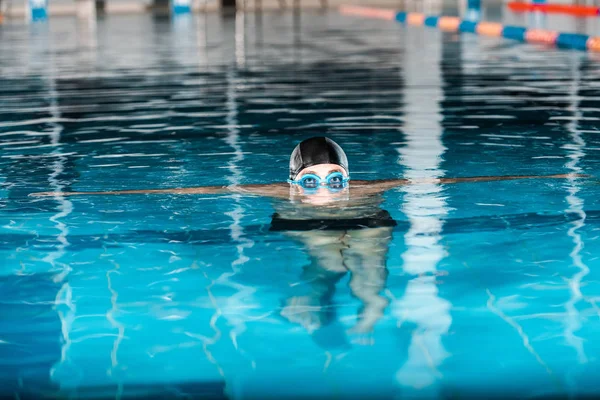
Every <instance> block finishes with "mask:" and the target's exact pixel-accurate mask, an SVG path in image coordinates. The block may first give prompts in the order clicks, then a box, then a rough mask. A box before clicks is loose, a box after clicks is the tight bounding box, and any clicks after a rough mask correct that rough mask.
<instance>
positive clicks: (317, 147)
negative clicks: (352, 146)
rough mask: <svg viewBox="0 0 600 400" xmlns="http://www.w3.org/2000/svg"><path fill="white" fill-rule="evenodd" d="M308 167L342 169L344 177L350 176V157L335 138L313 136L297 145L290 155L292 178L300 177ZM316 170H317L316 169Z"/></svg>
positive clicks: (324, 172) (324, 174) (324, 173)
mask: <svg viewBox="0 0 600 400" xmlns="http://www.w3.org/2000/svg"><path fill="white" fill-rule="evenodd" d="M308 168H312V169H319V172H321V171H320V170H321V169H327V171H323V175H321V174H319V175H320V176H322V177H323V178H324V177H325V176H326V172H328V171H330V170H332V169H338V170H340V171H341V172H342V173H343V175H344V177H348V175H349V171H348V158H347V157H346V153H344V150H342V148H341V147H340V146H339V145H338V144H337V143H336V142H334V141H333V140H331V139H329V138H326V137H322V136H320V137H313V138H310V139H306V140H304V141H302V142H301V143H300V144H298V145H297V146H296V148H295V149H294V151H293V152H292V155H291V157H290V180H295V179H296V178H297V177H300V175H301V174H303V173H304V172H305V170H307V169H308ZM314 172H316V171H314Z"/></svg>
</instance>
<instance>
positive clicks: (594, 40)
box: [339, 5, 600, 52]
mask: <svg viewBox="0 0 600 400" xmlns="http://www.w3.org/2000/svg"><path fill="white" fill-rule="evenodd" d="M339 10H340V13H341V14H342V15H352V16H359V17H367V18H377V19H384V20H388V21H398V22H400V23H402V24H408V25H413V26H429V27H432V28H439V29H440V30H442V31H445V32H469V33H475V34H478V35H482V36H494V37H504V38H507V39H514V40H519V41H521V42H527V43H539V44H546V45H553V46H557V47H559V48H563V49H576V50H587V51H593V52H600V36H588V35H582V34H579V33H560V32H556V31H552V30H546V29H527V28H524V27H521V26H511V25H502V24H500V23H498V22H486V21H480V22H475V21H467V20H462V19H460V18H459V17H444V16H436V15H425V14H422V13H415V12H409V13H407V12H403V11H395V10H389V9H385V8H374V7H360V6H350V5H343V6H341V7H340V9H339Z"/></svg>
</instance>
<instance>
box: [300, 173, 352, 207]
mask: <svg viewBox="0 0 600 400" xmlns="http://www.w3.org/2000/svg"><path fill="white" fill-rule="evenodd" d="M334 172H339V173H341V174H342V175H343V177H344V178H347V177H348V174H347V173H346V171H345V170H344V169H343V168H342V167H340V166H339V165H336V164H318V165H313V166H312V167H307V168H304V169H303V170H301V171H300V172H299V173H298V175H297V176H296V180H300V179H302V177H303V176H304V175H316V176H318V177H319V178H321V181H322V182H321V185H320V186H318V187H317V188H314V189H305V188H303V187H302V186H300V185H290V186H291V192H292V194H293V195H296V196H301V200H302V202H306V203H311V204H314V205H323V204H330V203H332V202H335V201H336V200H344V199H347V198H348V186H347V185H346V187H344V188H342V189H337V190H331V188H329V187H328V186H327V185H326V183H325V178H326V177H327V176H328V175H330V174H332V173H334Z"/></svg>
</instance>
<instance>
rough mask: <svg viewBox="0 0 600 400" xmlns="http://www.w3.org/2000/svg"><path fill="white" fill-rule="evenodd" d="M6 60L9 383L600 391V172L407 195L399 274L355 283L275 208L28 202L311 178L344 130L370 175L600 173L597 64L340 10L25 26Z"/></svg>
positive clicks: (9, 36) (355, 166) (76, 389)
mask: <svg viewBox="0 0 600 400" xmlns="http://www.w3.org/2000/svg"><path fill="white" fill-rule="evenodd" d="M0 54H2V57H1V58H0V82H1V83H0V115H1V116H0V149H1V151H0V227H1V228H0V229H1V230H0V260H2V262H1V264H0V288H1V293H2V296H1V301H2V308H1V310H2V322H1V323H0V385H1V387H2V391H3V393H5V394H13V393H18V394H19V395H20V396H21V398H23V397H27V396H29V397H34V398H39V397H41V396H45V397H90V398H98V397H102V398H122V397H128V396H145V397H156V398H164V397H178V396H181V397H185V396H187V397H193V398H203V397H204V398H231V399H246V398H247V399H252V398H276V397H279V398H280V397H297V398H307V397H310V398H324V397H326V398H330V397H345V398H362V397H365V396H367V395H369V396H370V397H382V398H383V397H385V398H389V397H402V398H405V397H407V398H411V397H418V398H420V397H459V396H461V397H469V396H483V395H485V396H487V397H503V398H505V397H506V396H509V397H511V396H517V395H518V396H533V397H540V396H541V397H545V396H550V395H589V394H595V393H597V392H598V385H597V383H596V382H597V372H596V371H597V369H598V366H599V365H598V362H599V361H598V359H597V354H598V351H599V347H600V344H598V343H597V342H596V340H595V339H596V335H597V332H598V331H599V330H600V311H599V309H598V305H597V301H598V299H599V297H598V294H597V293H596V289H599V293H600V288H599V287H598V276H597V274H596V273H595V272H594V270H595V267H597V266H598V265H599V264H600V260H599V259H598V253H596V252H597V251H599V250H600V249H599V245H598V240H597V236H598V232H599V231H598V227H599V221H600V209H599V208H598V205H597V203H598V202H597V198H598V187H599V186H598V185H597V182H596V181H595V180H594V179H578V178H570V179H567V180H544V179H540V180H527V181H512V182H487V183H486V182H483V183H463V184H455V185H439V184H430V185H418V186H405V187H402V188H399V189H396V190H390V191H388V192H387V193H386V194H385V195H384V203H383V204H382V208H383V209H385V210H387V211H388V212H389V213H390V214H391V216H392V217H393V218H394V219H395V220H396V221H397V225H396V226H395V227H394V228H393V229H392V231H391V233H390V235H389V239H386V240H383V241H382V242H378V245H382V246H384V247H385V249H386V251H387V253H386V257H385V259H384V264H383V268H381V269H380V270H379V271H378V273H377V274H374V275H373V274H370V273H364V274H361V273H357V274H350V273H345V274H340V275H339V276H337V277H336V280H326V279H325V280H323V279H321V278H320V277H319V276H318V274H317V276H315V275H314V274H313V275H311V274H310V271H311V268H312V266H314V262H312V263H311V260H310V257H309V254H308V253H307V250H306V249H305V247H304V246H303V245H302V243H301V241H299V240H297V239H296V238H294V237H293V236H291V235H287V234H285V233H282V232H273V231H271V230H270V222H271V216H272V214H273V204H272V203H271V201H270V200H268V199H264V198H256V197H247V196H242V195H238V194H236V195H224V196H217V195H206V196H177V195H152V196H151V195H132V196H128V197H123V196H120V197H119V196H82V197H63V196H56V197H54V198H32V197H28V194H30V193H32V192H39V191H59V192H60V191H94V190H119V189H143V188H168V187H178V186H179V187H188V186H202V185H226V184H235V183H268V182H273V181H283V180H285V179H286V178H287V166H288V157H289V154H290V152H291V151H292V149H293V148H294V146H295V145H296V143H298V142H299V141H300V140H302V139H305V138H308V137H310V136H314V135H322V134H325V135H327V136H329V137H331V138H332V139H334V140H336V141H337V142H338V143H340V144H341V145H342V146H343V147H344V149H345V151H346V153H347V154H348V157H349V161H350V170H351V175H352V177H353V179H381V178H401V177H409V178H423V177H424V178H436V177H461V176H462V177H464V176H479V175H534V174H540V175H544V174H556V173H569V172H573V173H585V174H590V175H595V174H596V169H597V166H598V163H599V162H600V139H599V137H600V136H599V135H598V132H600V130H598V122H597V121H598V119H599V117H600V105H599V100H598V96H599V90H600V88H599V87H598V83H597V82H598V77H599V75H600V67H599V64H598V62H597V61H596V60H594V58H593V57H594V56H593V55H590V54H586V53H583V52H566V51H559V50H554V49H545V48H543V47H541V46H532V45H526V44H520V43H515V42H511V41H506V40H503V39H500V38H485V37H477V36H471V35H455V34H445V33H442V32H439V31H436V30H430V29H427V28H414V27H404V26H401V25H399V24H395V23H387V22H381V21H377V20H361V19H355V18H348V17H343V16H340V15H337V14H336V13H334V12H331V13H324V14H319V13H311V12H306V13H303V14H302V15H300V16H299V17H298V16H294V15H293V14H291V13H285V12H284V13H265V14H264V15H262V16H258V15H252V14H250V15H246V16H245V17H243V16H238V17H237V18H235V19H230V20H221V19H219V18H217V17H215V16H210V17H208V18H203V17H193V18H192V19H177V20H174V21H170V20H164V19H153V18H152V17H150V16H128V17H124V16H110V17H106V18H105V19H103V20H101V21H99V23H98V26H97V29H96V30H95V31H94V30H93V29H90V28H89V27H86V26H84V25H81V24H80V25H77V24H76V23H75V21H74V20H71V19H60V18H57V19H53V20H52V21H51V23H50V25H48V26H45V25H33V26H31V27H27V26H21V25H17V24H7V25H3V26H0ZM360 240H361V242H362V240H363V239H360ZM364 240H365V242H362V243H367V244H368V243H371V242H369V240H371V239H364ZM364 251H365V254H368V249H365V250H364ZM360 256H361V254H359V255H358V256H357V257H359V258H360ZM365 260H370V259H369V258H368V257H366V256H365ZM368 266H369V262H365V265H363V267H365V270H368V268H367V267H368ZM353 278H357V279H358V280H359V282H357V285H354V284H353V283H352V282H351V279H353ZM323 288H324V289H323ZM315 293H317V294H318V295H315ZM323 293H325V294H323ZM375 303H376V304H380V305H382V306H381V307H380V309H381V315H379V314H378V312H377V311H373V310H372V309H370V310H371V311H373V312H371V313H370V314H369V317H372V320H373V321H372V326H371V327H372V329H360V330H358V332H357V329H353V328H356V326H357V323H358V322H359V315H360V313H361V310H363V309H365V308H367V309H368V306H369V304H375ZM363 328H364V326H363Z"/></svg>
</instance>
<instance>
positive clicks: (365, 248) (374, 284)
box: [271, 167, 396, 340]
mask: <svg viewBox="0 0 600 400" xmlns="http://www.w3.org/2000/svg"><path fill="white" fill-rule="evenodd" d="M327 168H330V167H327ZM290 200H291V201H287V202H280V201H276V202H275V203H274V207H275V209H276V210H277V212H276V213H275V214H274V215H273V219H272V221H271V230H272V231H281V232H283V233H284V234H285V235H286V236H288V237H290V238H292V239H294V240H297V241H298V242H300V243H302V245H303V246H304V248H305V249H306V250H307V252H308V255H309V257H310V263H309V265H307V266H306V267H304V269H303V272H302V275H301V277H300V282H299V284H297V285H294V287H293V288H292V290H293V291H294V292H295V294H293V295H292V296H291V297H289V298H288V299H287V300H286V301H285V304H284V307H283V310H282V312H281V314H282V315H283V316H284V317H285V318H287V319H288V320H289V321H291V322H295V323H298V324H300V325H302V326H303V327H304V328H306V329H307V330H308V331H309V332H311V333H312V332H315V331H318V330H319V329H321V328H323V327H325V326H327V325H329V324H330V323H333V322H336V321H335V320H336V318H335V311H336V307H335V305H334V303H333V296H334V293H335V287H336V285H337V283H338V282H339V281H340V280H341V279H342V278H343V277H344V276H346V274H348V273H349V274H350V283H349V286H350V291H351V293H352V295H353V296H354V297H355V298H357V299H358V300H359V301H360V302H361V310H360V311H359V312H358V315H357V317H358V321H357V323H356V324H355V325H354V327H353V328H351V329H350V333H354V334H359V335H368V334H369V333H370V332H371V331H372V330H373V328H374V326H375V324H376V323H377V321H378V320H379V319H380V318H381V317H382V316H383V312H384V310H385V308H386V306H387V305H388V301H387V299H386V298H385V297H384V296H382V291H383V290H384V288H385V283H386V279H387V275H388V271H387V268H386V258H387V253H388V248H389V243H390V241H391V239H392V229H393V227H394V226H395V225H396V222H395V221H394V220H393V219H392V218H391V216H390V214H389V213H388V212H387V211H385V210H383V209H381V208H380V204H381V202H382V198H381V196H379V195H373V194H371V195H365V196H361V197H360V198H352V199H351V198H350V192H349V190H348V188H347V187H345V188H342V189H341V190H340V191H337V192H334V191H331V190H330V189H329V188H319V189H318V191H316V193H314V192H313V193H310V194H306V193H305V189H304V188H302V187H301V186H295V187H292V189H291V191H290ZM340 203H343V206H342V205H340ZM361 340H369V338H368V336H364V337H362V339H361Z"/></svg>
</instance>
